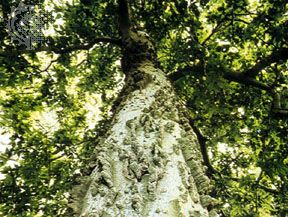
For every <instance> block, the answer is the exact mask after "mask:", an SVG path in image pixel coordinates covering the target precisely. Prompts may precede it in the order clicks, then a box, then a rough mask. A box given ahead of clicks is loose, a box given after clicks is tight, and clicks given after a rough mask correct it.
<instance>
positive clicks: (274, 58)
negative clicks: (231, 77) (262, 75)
mask: <svg viewBox="0 0 288 217" xmlns="http://www.w3.org/2000/svg"><path fill="white" fill-rule="evenodd" d="M287 59H288V48H281V49H279V50H274V51H273V52H272V54H270V55H269V56H267V57H266V58H264V59H261V60H260V61H259V62H257V63H256V64H255V65H254V66H253V67H251V68H250V69H248V70H246V71H245V72H243V74H244V75H246V76H249V77H255V76H257V75H258V73H259V72H260V71H261V70H262V69H264V68H266V67H267V66H270V65H271V64H272V63H276V62H280V61H285V60H287Z"/></svg>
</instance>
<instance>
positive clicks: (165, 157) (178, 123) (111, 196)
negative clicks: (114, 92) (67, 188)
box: [74, 33, 213, 217]
mask: <svg viewBox="0 0 288 217" xmlns="http://www.w3.org/2000/svg"><path fill="white" fill-rule="evenodd" d="M129 34H130V36H129V37H130V38H129V42H127V41H126V50H125V51H124V61H123V69H124V72H125V74H126V87H124V89H123V93H122V97H121V103H120V104H119V105H118V106H117V108H116V111H115V115H114V117H113V120H112V123H111V128H110V130H109V131H108V132H107V134H106V136H105V138H103V140H102V142H100V143H101V144H99V145H98V146H97V148H96V150H95V153H96V155H97V159H96V161H95V162H94V163H93V165H95V169H94V170H93V172H92V174H91V175H90V177H89V178H88V180H89V181H87V182H86V186H85V184H84V185H82V186H79V187H78V192H84V191H85V190H87V188H88V190H87V191H85V197H84V199H83V198H81V196H80V198H78V203H79V202H81V204H80V205H79V204H78V205H77V206H78V213H81V214H80V216H85V217H86V216H87V217H88V216H89V217H92V216H95V217H96V216H125V217H126V216H127V217H128V216H129V217H134V216H135V217H136V216H143V217H147V216H153V217H156V216H159V217H160V216H161V217H163V216H171V217H175V216H193V217H196V216H209V214H208V211H207V208H208V207H209V206H210V205H211V203H212V202H213V199H212V198H211V197H210V196H208V195H207V191H208V190H209V188H210V187H209V179H208V178H207V177H206V176H205V175H204V168H203V165H202V163H201V161H202V160H201V159H202V157H201V154H200V151H199V147H198V144H197V142H196V137H195V134H194V133H193V131H192V129H191V127H190V125H189V123H188V120H187V119H186V118H185V117H184V115H183V113H182V112H181V110H183V109H185V108H182V107H181V106H180V105H179V103H178V102H177V98H176V95H175V93H174V91H173V88H172V86H171V84H170V82H169V81H168V79H167V78H166V77H165V74H164V73H163V72H162V71H161V70H160V69H159V68H157V67H156V66H155V65H156V64H155V61H154V60H153V55H152V54H153V48H152V45H151V44H149V43H150V42H149V40H148V37H147V36H146V35H145V34H143V33H129ZM131 39H132V40H131ZM131 41H132V42H131ZM134 42H137V45H138V47H137V48H135V44H133V43H134ZM139 44H140V45H141V46H142V45H143V44H145V49H143V47H139ZM150 45H151V46H150ZM132 47H133V48H132ZM144 50H145V52H144ZM148 50H149V55H148V53H147V51H148ZM150 54H151V55H150ZM78 197H79V196H78ZM74 198H75V196H74Z"/></svg>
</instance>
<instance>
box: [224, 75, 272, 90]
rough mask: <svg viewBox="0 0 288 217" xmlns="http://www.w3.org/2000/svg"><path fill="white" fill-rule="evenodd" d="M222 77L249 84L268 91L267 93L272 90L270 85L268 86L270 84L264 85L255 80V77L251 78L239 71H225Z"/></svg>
mask: <svg viewBox="0 0 288 217" xmlns="http://www.w3.org/2000/svg"><path fill="white" fill-rule="evenodd" d="M224 78H225V79H227V80H229V81H235V82H238V83H240V84H245V85H251V86H254V87H257V88H259V89H261V90H265V91H268V92H269V93H271V91H272V87H270V86H268V85H266V84H264V83H262V82H260V81H257V80H256V79H254V78H251V77H249V76H247V75H245V74H244V73H241V72H232V71H230V72H225V73H224Z"/></svg>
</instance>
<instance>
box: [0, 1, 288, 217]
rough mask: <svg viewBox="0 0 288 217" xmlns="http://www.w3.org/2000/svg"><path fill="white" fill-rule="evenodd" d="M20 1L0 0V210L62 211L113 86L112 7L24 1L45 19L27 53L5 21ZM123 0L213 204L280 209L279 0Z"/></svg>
mask: <svg viewBox="0 0 288 217" xmlns="http://www.w3.org/2000/svg"><path fill="white" fill-rule="evenodd" d="M19 2H20V1H11V0H8V1H0V5H1V13H2V15H3V18H4V19H2V20H1V22H0V32H1V34H0V39H1V40H0V43H1V49H0V63H1V64H0V128H1V134H2V136H1V137H0V142H1V143H3V144H4V145H2V146H1V147H2V149H3V150H2V152H1V155H0V174H1V176H0V177H1V181H0V215H1V216H61V215H63V214H64V213H65V210H66V207H67V198H68V197H69V194H68V193H67V192H68V190H69V188H70V187H71V186H72V185H73V182H74V181H75V179H74V177H75V176H77V174H79V173H84V172H85V166H86V165H87V162H89V158H90V157H91V153H92V152H93V151H92V150H93V148H94V147H95V145H96V144H97V142H95V141H96V140H97V138H98V137H99V136H100V135H102V134H103V133H104V132H105V124H104V123H105V120H107V119H109V117H110V116H111V112H109V109H110V108H111V105H112V103H113V101H114V100H115V98H116V96H117V93H118V92H119V90H120V89H121V87H122V85H123V75H122V73H121V70H120V59H121V46H119V45H121V42H120V41H119V39H120V36H119V33H118V26H117V21H118V17H117V4H116V3H115V1H112V0H109V1H107V0H97V1H96V0H94V1H93V0H73V1H72V0H71V1H63V2H62V3H59V1H43V0H42V1H40V2H39V1H26V0H25V1H22V2H24V3H25V4H30V5H36V4H38V5H39V4H40V5H42V7H43V8H46V10H49V9H50V10H52V11H53V13H52V14H53V18H54V22H51V23H50V27H49V29H50V30H49V31H47V32H46V33H45V34H46V39H47V40H46V41H45V42H43V43H42V44H40V45H39V46H38V47H36V49H35V50H32V51H27V50H25V47H23V46H19V45H17V43H16V42H15V41H12V40H11V38H10V36H9V35H8V31H7V28H6V23H7V19H8V17H9V13H10V11H11V8H12V7H17V5H18V3H19ZM130 9H131V20H132V24H133V26H135V28H137V29H138V30H141V31H145V32H147V33H149V35H150V36H151V37H152V38H153V40H154V42H155V44H156V46H157V49H158V58H159V62H160V67H161V68H162V69H163V70H164V71H165V72H166V73H167V76H168V77H169V78H170V79H171V82H172V83H173V84H174V86H175V89H176V91H177V93H178V95H179V100H181V101H182V102H183V103H184V104H185V105H186V106H187V107H188V109H189V115H190V117H189V118H190V119H191V123H192V124H193V128H194V129H195V131H196V133H197V137H198V139H199V142H200V145H201V149H202V152H203V154H204V161H205V164H206V166H207V167H208V174H209V176H210V177H211V179H212V180H213V183H214V185H215V188H214V189H213V192H212V195H213V196H214V197H216V198H219V201H220V204H219V210H220V211H219V213H220V214H221V215H222V216H285V214H287V213H288V206H287V204H288V201H287V198H288V193H287V186H288V179H287V177H288V166H287V165H288V146H287V141H288V138H287V135H288V132H287V113H288V112H287V109H288V103H287V102H288V100H287V98H288V90H287V89H288V76H287V75H288V71H287V66H288V64H287V55H288V52H287V51H288V47H287V39H288V38H287V36H288V25H287V24H288V18H287V3H286V1H285V0H263V1H256V0H239V1H232V0H210V1H209V0H200V1H189V0H173V1H172V0H166V1H162V0H157V1H156V0H151V1H145V0H137V1H131V3H130ZM106 42H109V43H106ZM7 137H9V140H8V139H7ZM4 138H6V139H4ZM207 153H208V154H207ZM79 168H82V169H81V170H79Z"/></svg>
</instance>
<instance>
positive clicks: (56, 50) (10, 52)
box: [0, 37, 122, 56]
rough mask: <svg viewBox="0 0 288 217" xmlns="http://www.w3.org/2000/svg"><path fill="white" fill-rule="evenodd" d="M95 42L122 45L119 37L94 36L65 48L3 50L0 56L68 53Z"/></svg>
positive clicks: (91, 45)
mask: <svg viewBox="0 0 288 217" xmlns="http://www.w3.org/2000/svg"><path fill="white" fill-rule="evenodd" d="M97 43H111V44H114V45H118V46H122V42H121V40H120V39H115V38H107V37H100V38H95V39H94V40H92V41H91V42H89V43H86V44H78V45H73V46H70V47H66V48H57V47H52V46H50V47H45V46H42V47H39V48H36V49H35V50H24V49H23V50H9V49H8V50H4V51H2V52H0V56H15V55H20V54H25V53H31V52H42V51H46V52H54V53H56V54H66V53H70V52H73V51H76V50H89V49H91V48H92V47H93V46H94V45H95V44H97Z"/></svg>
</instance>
